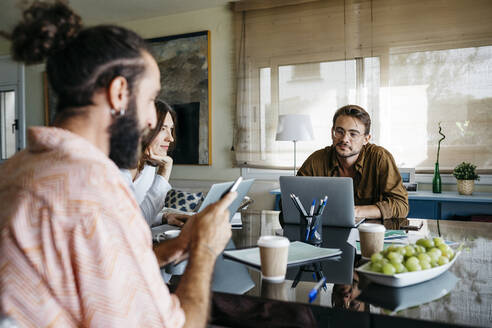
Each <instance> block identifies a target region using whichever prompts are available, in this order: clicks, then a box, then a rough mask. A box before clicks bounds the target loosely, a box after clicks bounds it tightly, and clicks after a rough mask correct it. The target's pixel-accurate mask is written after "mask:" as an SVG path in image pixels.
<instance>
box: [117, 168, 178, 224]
mask: <svg viewBox="0 0 492 328" xmlns="http://www.w3.org/2000/svg"><path fill="white" fill-rule="evenodd" d="M120 171H121V173H122V175H123V177H124V178H125V181H126V182H127V183H128V185H129V186H130V188H131V189H132V191H133V193H134V195H135V198H136V199H137V202H138V203H139V204H140V209H141V210H142V213H143V216H144V218H145V221H147V223H148V225H149V226H150V227H153V226H156V225H161V224H162V213H159V211H161V210H162V208H163V207H164V201H165V200H166V194H167V192H168V191H169V190H171V188H172V187H171V185H170V184H169V182H168V181H167V180H166V179H164V177H163V176H161V175H159V174H156V168H155V167H154V166H150V165H145V166H144V168H143V170H142V172H140V174H139V175H138V176H137V178H136V179H135V181H132V174H131V172H130V170H127V169H121V170H120Z"/></svg>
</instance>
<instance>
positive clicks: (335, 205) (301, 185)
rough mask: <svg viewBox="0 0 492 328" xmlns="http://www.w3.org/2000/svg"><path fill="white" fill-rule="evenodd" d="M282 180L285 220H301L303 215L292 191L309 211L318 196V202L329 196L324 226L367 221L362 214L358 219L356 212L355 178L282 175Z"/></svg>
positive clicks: (339, 225)
mask: <svg viewBox="0 0 492 328" xmlns="http://www.w3.org/2000/svg"><path fill="white" fill-rule="evenodd" d="M279 180H280V192H281V194H282V211H283V216H284V222H285V223H297V224H299V223H300V222H301V221H300V220H301V218H302V217H301V214H300V213H299V211H298V210H297V208H296V207H295V205H294V203H293V202H292V199H291V197H290V194H295V195H296V196H297V197H298V198H299V200H300V201H301V203H302V205H303V206H304V208H305V209H306V211H309V209H310V207H311V203H312V202H313V200H314V199H316V205H318V204H319V202H320V199H322V198H324V197H325V196H328V201H327V203H326V207H325V209H324V211H323V214H322V222H323V225H324V226H332V227H344V228H354V227H357V226H358V225H359V224H361V223H362V222H363V221H364V219H362V218H357V220H356V218H355V215H354V190H353V184H352V178H345V177H297V176H296V177H289V176H281V177H280V179H279Z"/></svg>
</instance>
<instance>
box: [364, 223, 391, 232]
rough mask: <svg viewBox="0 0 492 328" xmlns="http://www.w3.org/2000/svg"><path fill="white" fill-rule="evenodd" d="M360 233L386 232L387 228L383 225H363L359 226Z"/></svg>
mask: <svg viewBox="0 0 492 328" xmlns="http://www.w3.org/2000/svg"><path fill="white" fill-rule="evenodd" d="M359 231H362V232H384V231H386V228H385V227H384V225H382V224H377V223H362V224H361V225H360V226H359Z"/></svg>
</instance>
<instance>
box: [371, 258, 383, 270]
mask: <svg viewBox="0 0 492 328" xmlns="http://www.w3.org/2000/svg"><path fill="white" fill-rule="evenodd" d="M371 270H372V271H374V272H383V264H382V263H381V261H379V262H376V263H372V264H371Z"/></svg>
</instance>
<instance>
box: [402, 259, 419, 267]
mask: <svg viewBox="0 0 492 328" xmlns="http://www.w3.org/2000/svg"><path fill="white" fill-rule="evenodd" d="M419 263H420V262H419V259H418V258H416V257H415V256H412V257H410V258H408V260H407V261H406V262H405V266H406V267H407V268H408V269H410V268H409V266H414V265H415V264H419Z"/></svg>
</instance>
